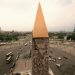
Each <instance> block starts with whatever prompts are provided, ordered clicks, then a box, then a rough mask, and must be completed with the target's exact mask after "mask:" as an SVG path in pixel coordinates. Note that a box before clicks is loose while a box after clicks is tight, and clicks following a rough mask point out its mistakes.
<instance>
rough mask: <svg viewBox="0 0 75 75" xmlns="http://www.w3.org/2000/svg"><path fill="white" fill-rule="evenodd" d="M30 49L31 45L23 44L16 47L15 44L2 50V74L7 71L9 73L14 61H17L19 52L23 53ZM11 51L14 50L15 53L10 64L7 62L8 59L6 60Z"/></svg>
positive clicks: (0, 55)
mask: <svg viewBox="0 0 75 75" xmlns="http://www.w3.org/2000/svg"><path fill="white" fill-rule="evenodd" d="M28 49H30V47H29V46H24V45H21V46H17V47H15V46H14V47H10V48H9V49H6V50H3V51H0V74H1V75H3V74H5V73H7V72H8V71H9V70H10V68H11V66H12V63H13V62H15V61H16V57H17V54H18V53H23V52H25V51H26V50H28ZM10 51H13V54H14V56H13V61H12V62H11V63H10V64H6V61H5V60H6V54H7V53H8V52H10Z"/></svg>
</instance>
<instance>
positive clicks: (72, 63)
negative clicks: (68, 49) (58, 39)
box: [49, 47, 75, 75]
mask: <svg viewBox="0 0 75 75" xmlns="http://www.w3.org/2000/svg"><path fill="white" fill-rule="evenodd" d="M49 55H50V56H51V58H53V59H56V61H53V60H50V61H49V66H50V67H51V69H52V70H53V72H54V74H55V75H75V59H74V58H75V57H74V56H71V55H70V54H67V53H65V52H63V51H62V50H60V48H57V47H55V48H50V50H49ZM58 57H61V60H59V59H58ZM65 57H66V58H65ZM56 64H60V65H61V66H60V67H58V66H56Z"/></svg>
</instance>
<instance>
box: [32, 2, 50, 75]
mask: <svg viewBox="0 0 75 75" xmlns="http://www.w3.org/2000/svg"><path fill="white" fill-rule="evenodd" d="M48 43H49V36H48V32H47V28H46V24H45V20H44V16H43V13H42V8H41V5H40V3H39V6H38V10H37V15H36V20H35V24H34V28H33V31H32V75H48V72H49V70H48V56H47V55H48V53H47V51H48Z"/></svg>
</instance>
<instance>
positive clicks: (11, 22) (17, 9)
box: [0, 0, 75, 31]
mask: <svg viewBox="0 0 75 75" xmlns="http://www.w3.org/2000/svg"><path fill="white" fill-rule="evenodd" d="M39 2H40V3H41V7H42V11H43V14H44V18H45V22H46V26H47V29H48V31H73V29H74V25H75V0H0V27H1V29H2V30H5V31H12V30H14V31H32V30H33V26H34V22H35V18H36V13H37V8H38V4H39Z"/></svg>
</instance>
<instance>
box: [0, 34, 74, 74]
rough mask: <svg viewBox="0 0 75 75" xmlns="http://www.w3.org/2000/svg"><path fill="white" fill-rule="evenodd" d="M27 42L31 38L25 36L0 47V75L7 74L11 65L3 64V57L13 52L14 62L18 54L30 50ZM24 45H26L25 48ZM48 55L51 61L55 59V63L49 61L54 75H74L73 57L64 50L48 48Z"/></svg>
mask: <svg viewBox="0 0 75 75" xmlns="http://www.w3.org/2000/svg"><path fill="white" fill-rule="evenodd" d="M29 41H31V36H30V35H27V36H26V38H25V39H22V40H20V41H18V42H17V43H12V44H11V45H5V46H0V75H4V74H5V73H7V72H8V71H9V70H10V67H11V65H12V63H10V64H6V63H5V55H6V54H7V53H8V52H10V51H13V54H14V56H13V62H15V59H16V56H17V54H18V53H21V54H23V53H26V51H29V50H30V49H31V48H32V46H31V45H29V44H28V43H29ZM25 43H27V45H26V46H25ZM48 55H49V56H51V58H52V59H56V61H53V60H49V67H50V68H51V69H52V71H53V72H54V74H55V75H75V59H74V58H75V57H74V56H71V55H70V54H67V53H65V52H64V50H61V48H58V47H50V48H49V50H48ZM58 57H61V58H62V59H61V60H59V59H58ZM65 57H67V58H65ZM56 64H60V65H61V66H60V67H57V66H56Z"/></svg>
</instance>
